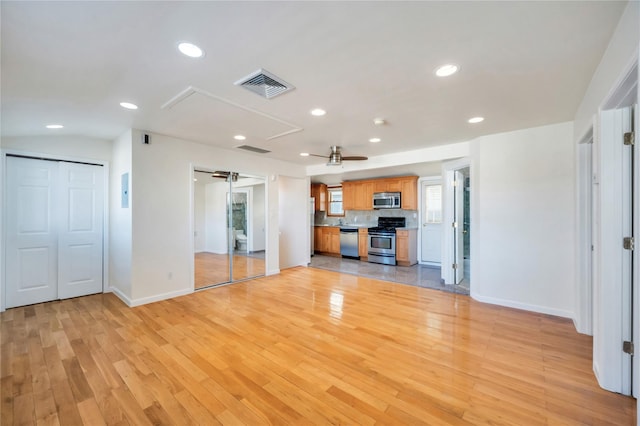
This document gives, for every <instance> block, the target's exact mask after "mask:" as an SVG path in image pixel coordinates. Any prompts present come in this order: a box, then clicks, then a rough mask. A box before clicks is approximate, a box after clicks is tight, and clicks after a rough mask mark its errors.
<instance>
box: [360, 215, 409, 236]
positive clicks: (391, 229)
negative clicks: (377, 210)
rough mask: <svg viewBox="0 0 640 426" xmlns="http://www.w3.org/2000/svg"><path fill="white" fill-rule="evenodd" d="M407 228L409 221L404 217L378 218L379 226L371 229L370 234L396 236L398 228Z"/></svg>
mask: <svg viewBox="0 0 640 426" xmlns="http://www.w3.org/2000/svg"><path fill="white" fill-rule="evenodd" d="M405 226H407V219H406V218H404V217H384V216H381V217H379V218H378V226H374V227H372V228H369V229H368V231H369V232H385V233H388V234H395V233H396V228H404V227H405Z"/></svg>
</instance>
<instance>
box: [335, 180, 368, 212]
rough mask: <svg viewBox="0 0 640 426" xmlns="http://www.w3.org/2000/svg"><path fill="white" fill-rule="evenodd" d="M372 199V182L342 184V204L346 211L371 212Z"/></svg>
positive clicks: (362, 181) (361, 181)
mask: <svg viewBox="0 0 640 426" xmlns="http://www.w3.org/2000/svg"><path fill="white" fill-rule="evenodd" d="M372 197H373V182H372V181H368V180H360V181H351V182H342V203H343V207H344V210H371V209H372V202H371V198H372Z"/></svg>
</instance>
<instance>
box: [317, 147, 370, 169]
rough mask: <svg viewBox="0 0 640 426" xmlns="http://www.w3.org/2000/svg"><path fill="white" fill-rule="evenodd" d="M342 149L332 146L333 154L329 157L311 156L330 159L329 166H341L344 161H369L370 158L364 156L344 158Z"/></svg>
mask: <svg viewBox="0 0 640 426" xmlns="http://www.w3.org/2000/svg"><path fill="white" fill-rule="evenodd" d="M340 149H341V148H340V147H339V146H337V145H333V146H331V153H330V154H329V155H328V156H327V155H318V154H309V155H312V156H314V157H321V158H328V159H329V161H328V162H327V166H339V165H341V164H342V162H343V161H363V160H368V159H369V158H368V157H365V156H363V155H348V156H343V155H342V152H341V151H340Z"/></svg>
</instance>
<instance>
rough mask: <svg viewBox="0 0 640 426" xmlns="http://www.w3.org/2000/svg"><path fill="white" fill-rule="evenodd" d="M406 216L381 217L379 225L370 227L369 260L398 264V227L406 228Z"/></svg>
mask: <svg viewBox="0 0 640 426" xmlns="http://www.w3.org/2000/svg"><path fill="white" fill-rule="evenodd" d="M406 224H407V220H406V219H405V218H404V217H379V218H378V226H376V227H374V228H369V230H368V231H369V248H368V250H367V251H368V256H369V257H368V260H369V262H373V263H382V264H385V265H395V264H396V228H404V227H405V226H406Z"/></svg>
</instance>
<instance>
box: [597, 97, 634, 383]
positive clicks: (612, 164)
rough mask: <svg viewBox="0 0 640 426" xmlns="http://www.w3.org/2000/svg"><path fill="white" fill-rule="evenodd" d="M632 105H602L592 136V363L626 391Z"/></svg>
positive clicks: (628, 372) (603, 376) (628, 370)
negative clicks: (597, 128)
mask: <svg viewBox="0 0 640 426" xmlns="http://www.w3.org/2000/svg"><path fill="white" fill-rule="evenodd" d="M632 117H633V112H632V109H631V108H623V109H619V110H609V111H602V112H601V113H600V131H599V137H598V138H596V139H594V151H595V152H594V184H595V189H594V207H595V208H594V232H593V241H594V242H593V244H594V258H593V259H594V275H593V277H594V280H593V286H594V289H593V291H594V298H593V300H594V305H593V306H594V313H593V327H594V329H593V367H594V368H593V369H594V372H595V373H596V377H597V378H598V382H599V384H600V386H602V387H603V388H605V389H607V390H610V391H613V392H619V393H622V394H625V395H630V394H631V374H632V371H631V362H632V358H631V355H629V354H626V353H624V352H623V350H622V347H623V346H622V344H623V342H624V341H631V323H632V319H631V312H632V297H631V296H632V291H631V289H632V273H631V271H632V266H633V264H632V260H633V259H632V255H633V252H632V251H631V250H627V249H625V248H624V246H623V239H624V238H626V237H632V236H633V235H632V232H633V227H632V218H633V211H632V205H633V188H632V176H633V156H632V154H633V147H632V146H630V145H625V144H624V143H623V140H624V133H626V132H629V131H631V129H632V128H633V124H632Z"/></svg>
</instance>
